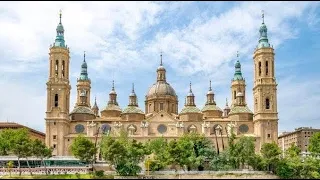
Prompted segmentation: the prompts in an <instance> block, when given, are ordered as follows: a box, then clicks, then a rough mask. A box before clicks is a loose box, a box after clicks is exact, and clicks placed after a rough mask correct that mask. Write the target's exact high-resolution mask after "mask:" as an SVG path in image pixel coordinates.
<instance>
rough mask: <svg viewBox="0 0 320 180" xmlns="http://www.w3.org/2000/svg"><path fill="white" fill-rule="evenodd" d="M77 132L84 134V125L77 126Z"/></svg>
mask: <svg viewBox="0 0 320 180" xmlns="http://www.w3.org/2000/svg"><path fill="white" fill-rule="evenodd" d="M75 130H76V132H77V133H82V132H83V131H84V126H83V125H82V124H77V125H76V127H75Z"/></svg>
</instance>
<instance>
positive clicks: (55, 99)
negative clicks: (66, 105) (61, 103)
mask: <svg viewBox="0 0 320 180" xmlns="http://www.w3.org/2000/svg"><path fill="white" fill-rule="evenodd" d="M58 100H59V98H58V94H55V96H54V107H58Z"/></svg>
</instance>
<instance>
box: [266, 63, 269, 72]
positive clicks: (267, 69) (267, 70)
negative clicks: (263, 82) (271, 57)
mask: <svg viewBox="0 0 320 180" xmlns="http://www.w3.org/2000/svg"><path fill="white" fill-rule="evenodd" d="M268 73H269V68H268V61H266V76H268Z"/></svg>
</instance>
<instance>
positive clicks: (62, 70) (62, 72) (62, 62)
mask: <svg viewBox="0 0 320 180" xmlns="http://www.w3.org/2000/svg"><path fill="white" fill-rule="evenodd" d="M62 77H64V61H62Z"/></svg>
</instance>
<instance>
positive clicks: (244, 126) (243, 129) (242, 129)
mask: <svg viewBox="0 0 320 180" xmlns="http://www.w3.org/2000/svg"><path fill="white" fill-rule="evenodd" d="M239 131H240V132H241V133H246V132H248V131H249V127H248V126H247V125H246V124H242V125H241V126H240V127H239Z"/></svg>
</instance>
